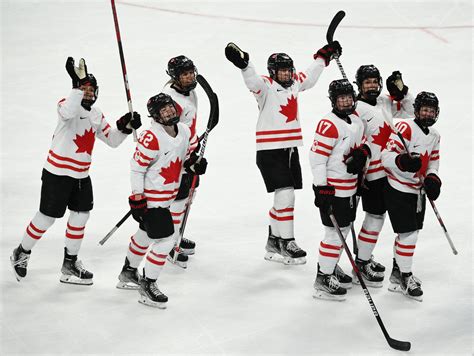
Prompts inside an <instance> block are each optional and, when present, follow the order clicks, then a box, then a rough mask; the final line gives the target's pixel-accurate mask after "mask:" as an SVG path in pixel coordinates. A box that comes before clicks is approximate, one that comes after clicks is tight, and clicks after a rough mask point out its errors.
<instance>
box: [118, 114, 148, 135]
mask: <svg viewBox="0 0 474 356" xmlns="http://www.w3.org/2000/svg"><path fill="white" fill-rule="evenodd" d="M128 124H130V126H131V127H132V128H133V129H135V130H136V129H138V128H139V127H140V126H142V121H141V119H140V114H139V113H137V112H136V111H134V112H133V118H132V114H130V113H129V112H128V113H126V114H125V115H123V116H122V117H121V118H120V119H118V120H117V128H118V129H119V130H120V131H122V132H123V133H124V134H127V135H130V134H131V133H132V130H131V129H130V128H128V127H127V126H128Z"/></svg>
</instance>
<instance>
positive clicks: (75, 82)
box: [66, 57, 87, 88]
mask: <svg viewBox="0 0 474 356" xmlns="http://www.w3.org/2000/svg"><path fill="white" fill-rule="evenodd" d="M66 70H67V72H68V74H69V76H70V77H71V79H72V87H73V88H79V87H80V86H81V80H83V79H85V78H86V77H87V66H86V61H85V60H84V58H81V59H80V60H79V67H76V66H74V58H72V57H68V58H67V60H66Z"/></svg>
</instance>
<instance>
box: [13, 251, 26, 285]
mask: <svg viewBox="0 0 474 356" xmlns="http://www.w3.org/2000/svg"><path fill="white" fill-rule="evenodd" d="M10 265H11V266H12V271H13V274H14V275H15V278H16V280H17V282H20V281H21V280H22V279H23V277H21V276H20V275H19V274H18V273H16V271H15V266H14V259H13V256H10Z"/></svg>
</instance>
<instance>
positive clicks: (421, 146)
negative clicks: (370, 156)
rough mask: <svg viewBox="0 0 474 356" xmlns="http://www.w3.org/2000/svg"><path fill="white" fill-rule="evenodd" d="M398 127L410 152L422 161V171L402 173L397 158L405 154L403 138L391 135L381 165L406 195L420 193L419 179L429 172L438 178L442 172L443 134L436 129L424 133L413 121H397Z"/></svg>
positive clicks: (392, 184)
mask: <svg viewBox="0 0 474 356" xmlns="http://www.w3.org/2000/svg"><path fill="white" fill-rule="evenodd" d="M395 127H396V128H397V130H398V131H399V132H400V133H401V134H402V136H403V138H404V139H405V142H406V144H407V146H408V150H409V151H410V153H418V154H419V155H420V158H421V162H422V165H421V169H420V171H419V172H417V173H411V172H403V171H401V170H400V169H399V168H398V167H397V165H396V163H395V159H396V157H397V156H398V155H399V154H400V153H404V152H405V147H404V146H403V143H402V142H401V140H400V138H399V137H398V136H397V135H396V134H395V133H392V134H391V136H390V139H389V141H388V142H387V147H386V149H385V150H383V151H382V163H383V165H384V167H385V172H386V173H387V178H388V182H389V184H390V185H391V186H392V187H393V188H395V189H397V190H399V191H401V192H405V193H413V194H418V193H419V192H420V188H421V182H420V178H419V176H421V177H425V176H426V175H428V174H430V173H434V174H436V175H438V169H439V143H440V135H439V133H438V131H436V130H435V129H434V128H432V127H431V128H430V129H429V132H428V134H425V133H424V132H423V131H422V130H421V128H420V127H419V126H418V125H417V124H416V122H415V121H414V120H410V119H408V120H397V121H396V123H395Z"/></svg>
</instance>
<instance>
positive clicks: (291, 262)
mask: <svg viewBox="0 0 474 356" xmlns="http://www.w3.org/2000/svg"><path fill="white" fill-rule="evenodd" d="M305 263H306V257H298V258H291V257H285V258H283V264H285V265H304V264H305Z"/></svg>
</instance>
